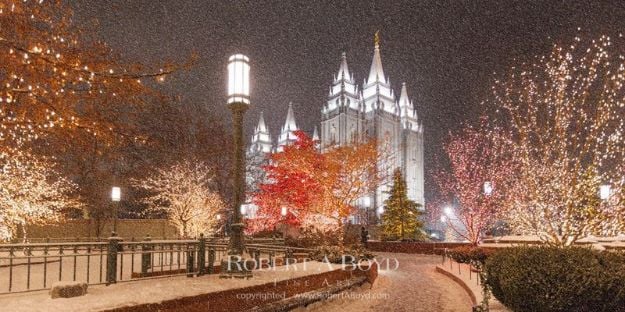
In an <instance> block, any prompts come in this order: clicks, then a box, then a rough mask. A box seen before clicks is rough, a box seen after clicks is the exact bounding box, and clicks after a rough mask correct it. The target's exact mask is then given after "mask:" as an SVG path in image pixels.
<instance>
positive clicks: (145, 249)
mask: <svg viewBox="0 0 625 312" xmlns="http://www.w3.org/2000/svg"><path fill="white" fill-rule="evenodd" d="M151 240H152V238H151V237H150V234H148V235H147V236H146V237H145V239H144V241H145V242H146V243H144V244H143V245H141V276H142V277H145V276H147V275H148V270H149V269H150V267H151V266H152V253H151V251H152V249H153V247H152V245H151V243H150V241H151Z"/></svg>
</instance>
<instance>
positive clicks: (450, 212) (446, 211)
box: [444, 206, 454, 216]
mask: <svg viewBox="0 0 625 312" xmlns="http://www.w3.org/2000/svg"><path fill="white" fill-rule="evenodd" d="M444 211H445V214H446V215H448V216H451V215H452V214H453V213H454V209H453V208H451V207H450V206H447V207H445V209H444Z"/></svg>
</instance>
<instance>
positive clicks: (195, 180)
mask: <svg viewBox="0 0 625 312" xmlns="http://www.w3.org/2000/svg"><path fill="white" fill-rule="evenodd" d="M134 185H135V186H136V187H139V188H142V189H145V190H146V191H147V192H148V193H149V194H150V195H149V196H148V197H146V198H144V202H145V203H147V204H148V205H149V209H148V212H153V213H164V214H165V215H166V216H167V218H168V219H169V220H170V221H171V222H172V223H173V224H174V225H175V226H176V227H177V228H178V230H179V232H180V235H181V236H182V237H190V236H196V235H199V234H205V235H209V234H212V233H213V232H214V230H215V228H216V226H217V225H218V223H219V217H218V215H219V213H220V211H222V210H223V208H224V203H223V201H222V199H221V197H220V196H219V194H218V193H217V192H215V191H214V190H213V187H212V186H213V174H212V173H211V170H210V169H209V168H208V167H207V166H206V165H205V164H203V163H201V162H199V161H193V160H185V161H182V162H180V163H177V164H175V165H173V166H171V167H168V168H166V169H159V170H157V171H156V172H155V173H154V174H153V175H151V176H150V177H148V178H146V179H144V180H136V181H134Z"/></svg>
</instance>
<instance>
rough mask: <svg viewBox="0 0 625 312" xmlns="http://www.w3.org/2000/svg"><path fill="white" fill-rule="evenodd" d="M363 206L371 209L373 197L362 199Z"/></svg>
mask: <svg viewBox="0 0 625 312" xmlns="http://www.w3.org/2000/svg"><path fill="white" fill-rule="evenodd" d="M362 204H363V205H364V206H365V207H371V197H369V196H365V197H364V198H363V199H362Z"/></svg>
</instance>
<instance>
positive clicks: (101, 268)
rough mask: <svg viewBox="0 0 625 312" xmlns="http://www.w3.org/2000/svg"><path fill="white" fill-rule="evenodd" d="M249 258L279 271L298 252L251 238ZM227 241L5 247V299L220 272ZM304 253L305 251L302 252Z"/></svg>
mask: <svg viewBox="0 0 625 312" xmlns="http://www.w3.org/2000/svg"><path fill="white" fill-rule="evenodd" d="M246 248H247V255H246V256H248V257H253V258H254V259H255V260H257V263H262V262H260V259H261V257H265V259H268V261H267V263H269V264H270V265H272V266H274V265H275V264H276V261H275V260H276V258H278V257H282V258H283V259H284V258H293V254H294V252H297V251H298V248H290V247H285V246H284V242H283V241H282V240H276V239H250V240H248V244H247V245H246ZM227 249H228V245H227V241H226V240H224V239H207V238H204V237H203V236H201V237H200V238H199V239H192V240H153V239H151V238H150V237H149V236H148V237H146V238H145V239H144V240H141V241H124V240H123V239H122V238H121V237H118V236H113V237H110V238H108V239H107V240H106V241H96V242H57V243H27V244H0V294H3V293H12V292H26V291H35V290H43V289H49V288H50V287H51V286H52V284H53V283H54V282H56V281H79V282H85V283H87V284H92V285H94V284H111V283H117V282H123V281H130V280H137V279H142V278H154V277H165V276H174V275H187V276H189V277H192V276H200V275H204V274H211V273H216V272H217V271H218V270H219V268H218V266H219V265H220V264H221V260H222V259H224V258H225V256H226V253H227ZM299 251H301V252H303V251H305V250H304V249H302V250H299Z"/></svg>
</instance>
